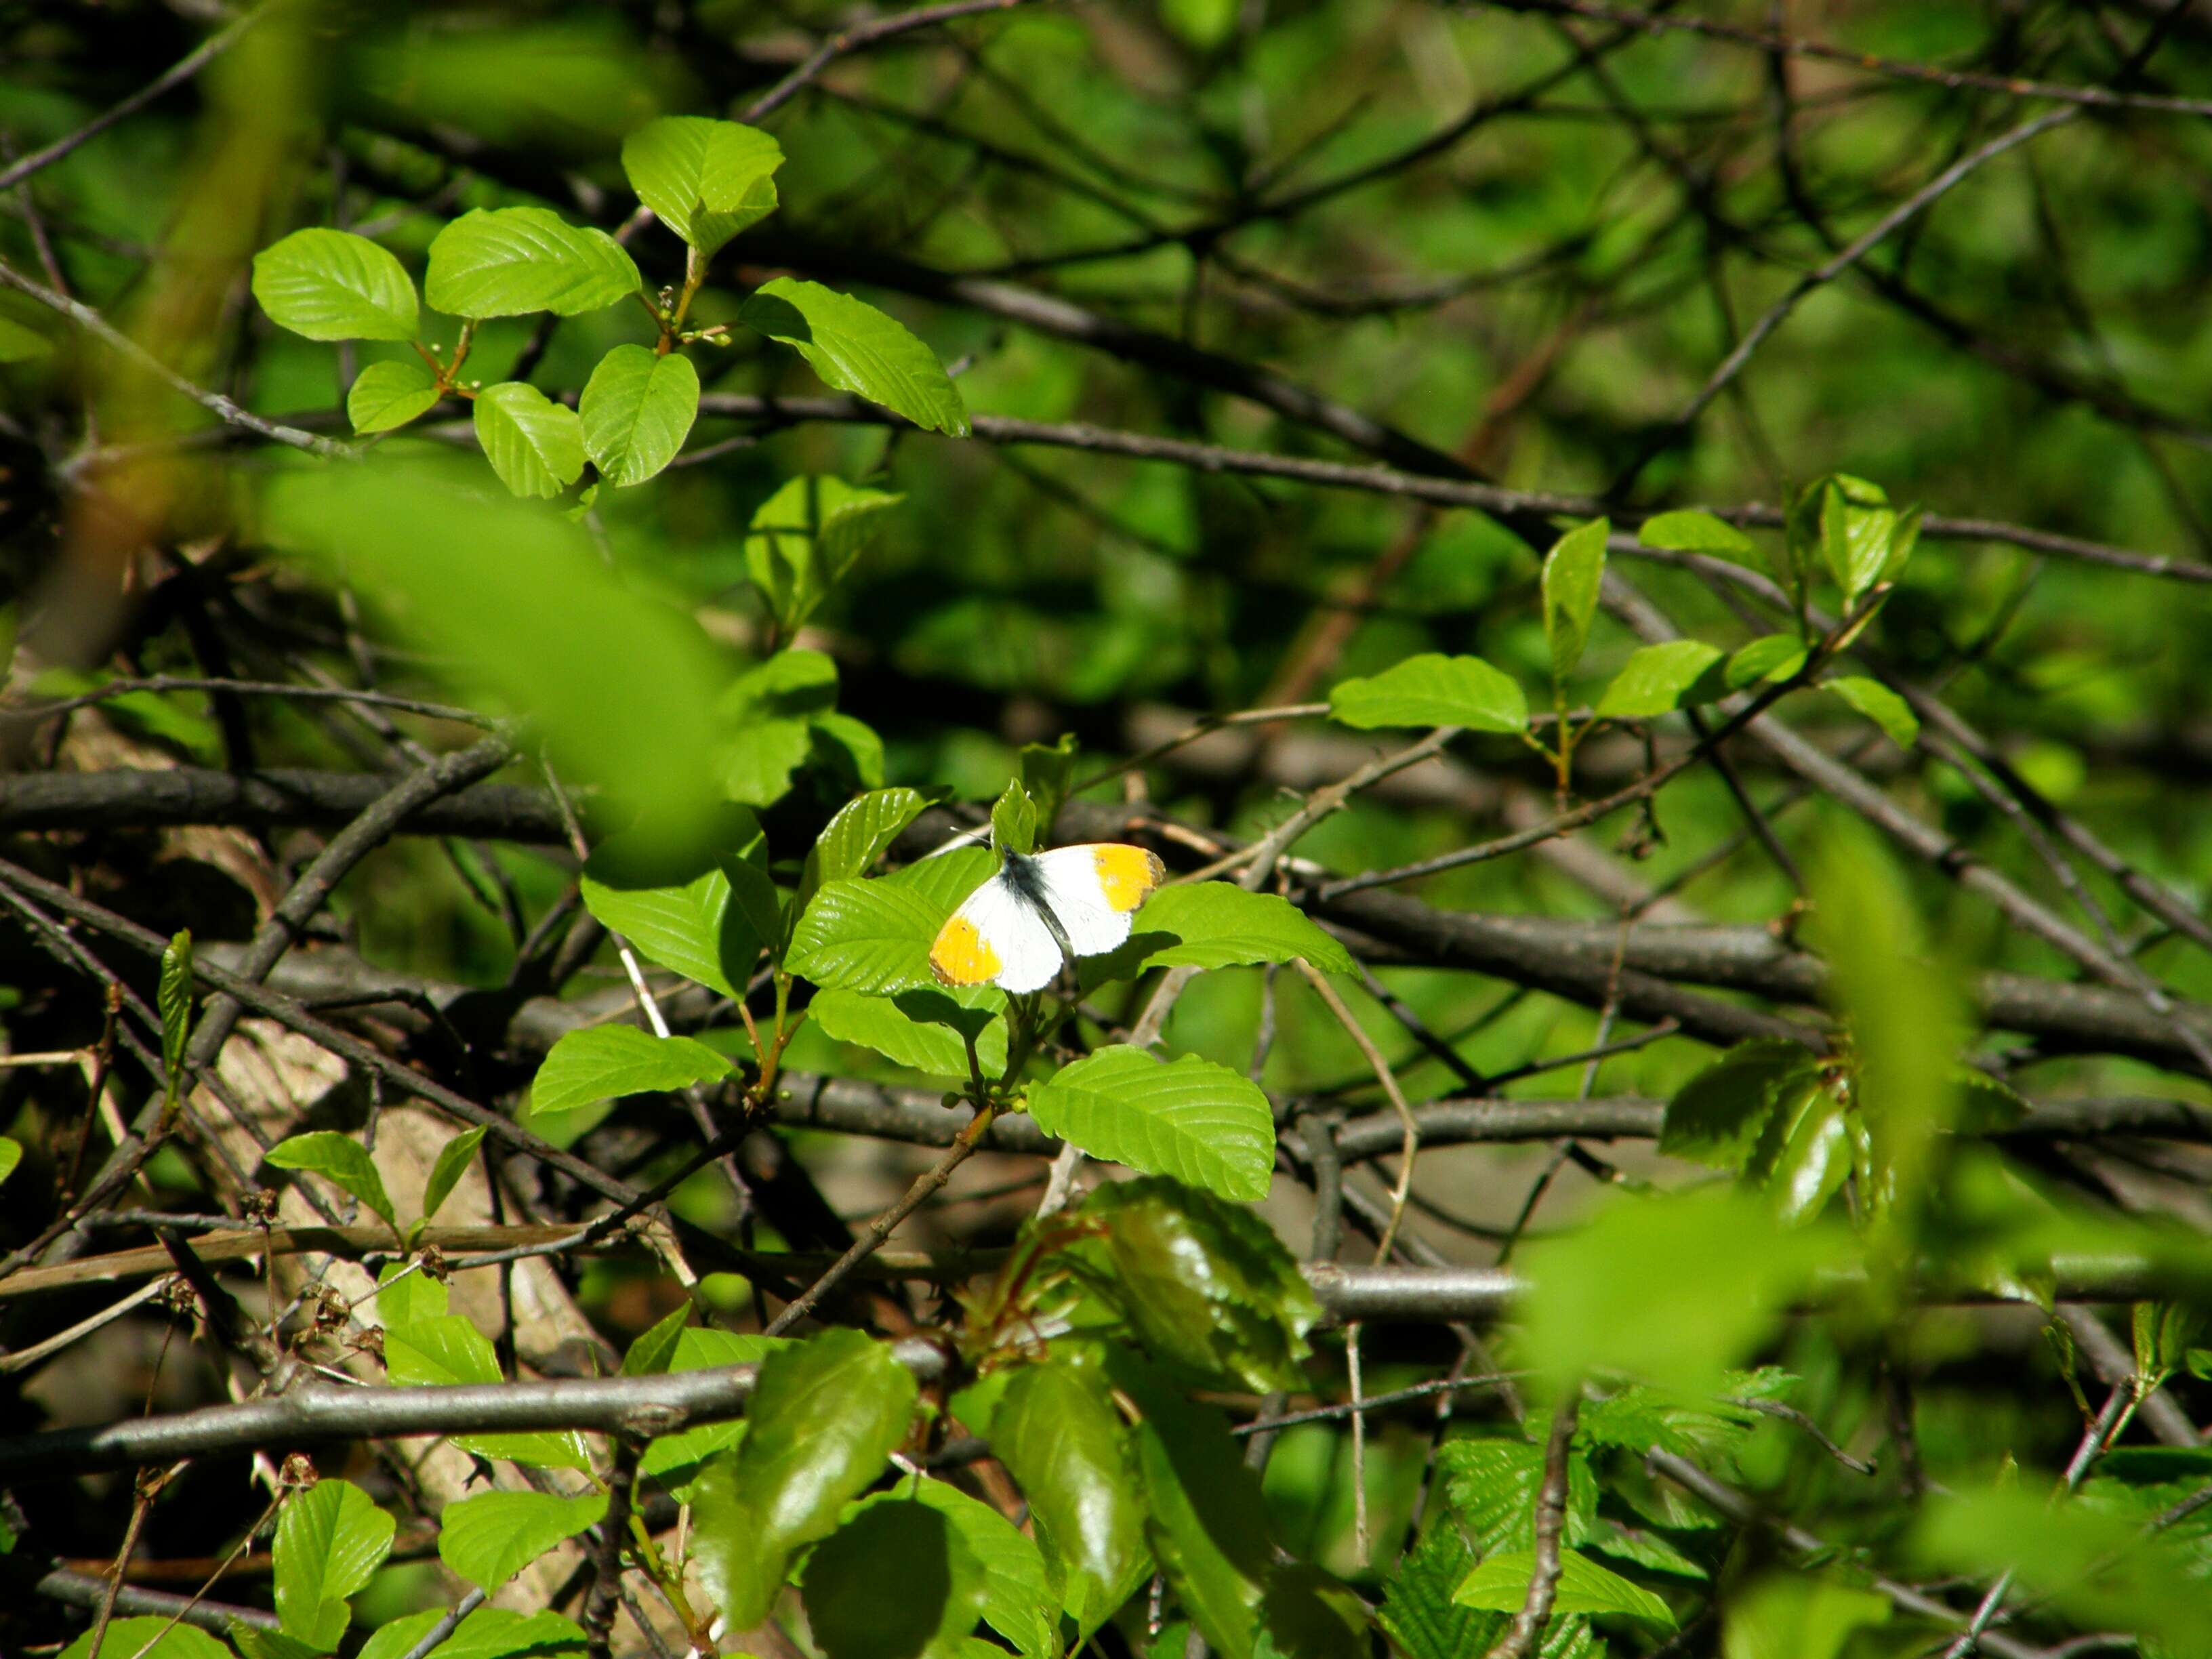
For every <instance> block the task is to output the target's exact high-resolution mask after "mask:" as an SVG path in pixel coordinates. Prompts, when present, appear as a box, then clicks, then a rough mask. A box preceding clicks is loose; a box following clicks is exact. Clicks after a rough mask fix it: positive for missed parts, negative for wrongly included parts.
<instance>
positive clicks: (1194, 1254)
mask: <svg viewBox="0 0 2212 1659" xmlns="http://www.w3.org/2000/svg"><path fill="white" fill-rule="evenodd" d="M1081 1214H1082V1216H1083V1217H1084V1218H1085V1220H1086V1221H1093V1222H1096V1223H1097V1224H1098V1225H1099V1228H1100V1231H1098V1232H1097V1234H1095V1235H1094V1236H1092V1237H1089V1238H1086V1239H1085V1240H1084V1241H1083V1242H1082V1243H1081V1244H1079V1246H1078V1247H1076V1249H1074V1250H1073V1251H1072V1252H1070V1253H1069V1258H1070V1260H1071V1261H1072V1262H1073V1263H1075V1264H1078V1265H1079V1267H1080V1268H1082V1269H1084V1270H1085V1272H1084V1277H1085V1280H1086V1282H1087V1283H1089V1284H1090V1285H1091V1289H1092V1290H1093V1291H1094V1292H1095V1293H1096V1294H1097V1296H1099V1297H1100V1298H1101V1299H1102V1300H1103V1301H1104V1302H1106V1303H1107V1304H1108V1305H1109V1306H1110V1307H1112V1308H1113V1309H1114V1310H1115V1311H1116V1312H1118V1313H1119V1314H1121V1316H1122V1318H1123V1320H1124V1321H1125V1322H1127V1325H1128V1327H1129V1329H1130V1331H1131V1333H1132V1334H1133V1335H1134V1336H1135V1337H1136V1338H1137V1340H1139V1341H1140V1342H1141V1343H1143V1344H1144V1346H1145V1347H1146V1349H1147V1350H1148V1351H1149V1352H1151V1353H1152V1357H1153V1358H1155V1359H1157V1360H1158V1361H1159V1362H1160V1364H1162V1365H1163V1366H1164V1367H1166V1368H1167V1369H1168V1370H1170V1372H1172V1373H1174V1374H1176V1375H1177V1376H1180V1377H1181V1378H1182V1379H1183V1380H1185V1381H1187V1382H1189V1383H1194V1385H1201V1386H1207V1387H1218V1388H1229V1389H1239V1388H1241V1389H1249V1390H1251V1391H1252V1392H1254V1393H1257V1394H1265V1393H1267V1391H1268V1390H1269V1389H1297V1388H1300V1387H1303V1386H1304V1376H1303V1375H1302V1373H1301V1372H1300V1370H1299V1366H1300V1365H1301V1364H1302V1363H1303V1362H1304V1360H1305V1358H1307V1356H1308V1355H1309V1353H1310V1349H1309V1348H1308V1347H1307V1346H1306V1334H1307V1333H1308V1332H1309V1331H1310V1330H1311V1329H1312V1328H1314V1327H1315V1326H1316V1324H1318V1323H1319V1322H1320V1320H1321V1309H1320V1306H1319V1304H1316V1302H1315V1300H1314V1296H1313V1292H1312V1291H1311V1290H1310V1289H1309V1288H1308V1286H1307V1285H1306V1282H1305V1279H1304V1275H1302V1274H1301V1273H1299V1272H1298V1264H1297V1261H1296V1259H1295V1258H1293V1257H1292V1256H1291V1253H1290V1252H1289V1251H1288V1250H1287V1249H1284V1248H1283V1244H1282V1242H1281V1240H1279V1239H1278V1238H1277V1237H1275V1234H1274V1231H1273V1229H1272V1228H1270V1227H1269V1226H1268V1225H1267V1223H1265V1222H1264V1221H1262V1220H1261V1219H1260V1218H1258V1217H1257V1216H1255V1215H1254V1214H1253V1213H1252V1212H1249V1210H1244V1209H1241V1208H1239V1207H1237V1206H1235V1205H1233V1204H1227V1203H1225V1202H1223V1201H1222V1200H1219V1199H1218V1198H1215V1197H1214V1196H1212V1194H1209V1193H1207V1192H1205V1191H1203V1190H1202V1189H1200V1188H1194V1187H1186V1186H1183V1185H1182V1183H1180V1182H1174V1181H1170V1180H1167V1179H1165V1178H1164V1177H1159V1176H1152V1177H1148V1178H1146V1179H1143V1180H1139V1181H1122V1182H1107V1183H1105V1184H1103V1185H1102V1186H1100V1187H1098V1188H1096V1189H1095V1190H1093V1191H1092V1193H1091V1195H1090V1197H1089V1198H1087V1199H1085V1200H1084V1203H1083V1206H1082V1210H1081Z"/></svg>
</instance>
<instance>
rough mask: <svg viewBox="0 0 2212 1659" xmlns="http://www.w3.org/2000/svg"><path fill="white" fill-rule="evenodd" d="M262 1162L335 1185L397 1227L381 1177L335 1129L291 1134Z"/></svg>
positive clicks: (354, 1143) (361, 1152)
mask: <svg viewBox="0 0 2212 1659" xmlns="http://www.w3.org/2000/svg"><path fill="white" fill-rule="evenodd" d="M265 1161H266V1162H268V1163H270V1164H274V1165H275V1166H276V1168H277V1169H280V1170H308V1171H310V1172H311V1173H313V1174H315V1175H319V1176H323V1177H324V1178H325V1180H328V1181H332V1182H337V1184H338V1185H339V1186H341V1187H343V1188H345V1189H346V1191H348V1192H349V1193H351V1194H353V1195H354V1196H355V1197H356V1198H357V1199H359V1200H361V1201H362V1203H364V1204H366V1205H368V1207H369V1208H370V1209H371V1210H373V1211H374V1212H376V1213H377V1214H378V1215H380V1216H382V1217H383V1218H384V1219H385V1221H386V1224H387V1225H390V1226H392V1227H395V1228H396V1227H397V1226H398V1225H399V1223H398V1218H397V1217H395V1216H394V1215H393V1214H392V1200H391V1199H390V1198H388V1197H386V1195H385V1191H384V1177H383V1176H380V1175H379V1174H377V1172H376V1165H375V1164H373V1163H371V1162H370V1161H369V1157H368V1152H367V1151H366V1150H364V1149H363V1147H362V1144H361V1143H360V1142H359V1141H357V1140H355V1139H352V1138H350V1137H349V1136H346V1135H342V1134H340V1133H337V1131H336V1130H335V1129H316V1130H313V1131H311V1132H309V1133H307V1134H303V1135H294V1136H292V1137H291V1138H290V1139H287V1140H280V1141H278V1142H277V1143H276V1145H275V1146H271V1147H270V1149H269V1151H268V1152H267V1154H266V1155H265Z"/></svg>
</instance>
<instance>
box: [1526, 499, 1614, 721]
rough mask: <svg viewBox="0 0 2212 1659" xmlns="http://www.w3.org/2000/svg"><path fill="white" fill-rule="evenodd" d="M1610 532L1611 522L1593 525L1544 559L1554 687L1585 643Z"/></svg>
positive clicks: (1574, 533) (1578, 531) (1563, 540)
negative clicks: (1606, 541) (1606, 540)
mask: <svg viewBox="0 0 2212 1659" xmlns="http://www.w3.org/2000/svg"><path fill="white" fill-rule="evenodd" d="M1612 532H1613V526H1612V525H1611V523H1610V522H1608V521H1607V520H1604V519H1593V520H1590V521H1589V523H1588V524H1585V525H1577V526H1576V527H1575V528H1574V529H1572V530H1570V531H1569V532H1567V533H1566V534H1565V535H1564V536H1562V537H1560V538H1559V540H1558V542H1557V543H1555V544H1553V548H1552V550H1551V552H1550V553H1549V554H1548V555H1547V556H1546V557H1545V560H1544V575H1543V597H1544V638H1545V641H1546V642H1547V644H1549V646H1550V647H1551V651H1552V678H1553V682H1554V683H1555V684H1556V683H1557V682H1559V681H1561V680H1564V679H1565V678H1566V677H1567V676H1568V675H1569V674H1571V673H1572V672H1574V669H1575V665H1576V664H1577V663H1578V662H1580V661H1581V660H1582V659H1583V647H1585V646H1587V645H1588V644H1589V630H1590V618H1591V617H1593V616H1594V615H1595V614H1596V611H1597V596H1598V589H1599V588H1600V586H1601V585H1602V584H1603V582H1604V580H1605V539H1606V538H1607V536H1608V535H1610V534H1611V533H1612Z"/></svg>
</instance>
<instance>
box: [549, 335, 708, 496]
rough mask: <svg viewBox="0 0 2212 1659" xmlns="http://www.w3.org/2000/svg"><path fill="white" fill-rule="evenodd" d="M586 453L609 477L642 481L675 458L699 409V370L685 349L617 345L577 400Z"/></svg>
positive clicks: (613, 480) (613, 481) (614, 481)
mask: <svg viewBox="0 0 2212 1659" xmlns="http://www.w3.org/2000/svg"><path fill="white" fill-rule="evenodd" d="M576 412H577V416H578V419H579V421H580V424H581V427H582V429H583V439H584V453H585V454H586V455H588V456H589V457H590V458H591V461H592V465H593V466H595V467H597V468H599V476H600V477H603V478H605V480H606V481H607V482H608V483H611V484H614V485H616V486H617V487H620V486H622V485H624V484H636V483H644V482H645V481H646V480H647V478H650V477H653V474H655V473H656V472H659V471H661V469H663V468H664V467H665V466H666V465H668V464H669V462H671V461H672V460H674V459H676V454H677V452H678V450H680V449H682V448H683V447H684V438H685V436H686V435H688V434H689V433H690V430H691V422H692V421H693V419H694V418H695V417H696V416H697V415H698V413H699V371H698V370H697V369H696V368H692V367H691V361H690V358H688V357H686V356H684V354H683V353H682V352H680V351H671V352H670V353H668V354H667V355H666V356H654V355H653V350H652V349H651V348H650V347H648V346H641V345H618V346H617V347H616V348H615V349H613V350H612V351H610V352H609V353H607V355H606V356H604V357H602V358H600V359H599V367H598V368H595V369H593V370H592V378H591V379H590V380H586V382H585V383H584V394H583V396H582V397H581V398H580V399H578V401H577V404H576Z"/></svg>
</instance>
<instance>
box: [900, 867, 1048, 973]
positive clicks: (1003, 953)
mask: <svg viewBox="0 0 2212 1659" xmlns="http://www.w3.org/2000/svg"><path fill="white" fill-rule="evenodd" d="M929 961H930V966H931V967H932V968H933V969H935V970H936V973H937V976H938V978H939V979H940V980H942V981H945V983H947V984H951V985H979V984H982V983H984V982H985V981H988V982H989V983H991V984H994V985H996V986H997V987H999V988H1000V990H1002V991H1012V992H1023V991H1036V990H1042V988H1043V987H1045V986H1047V985H1049V984H1050V983H1052V981H1053V976H1054V975H1056V974H1058V973H1059V972H1060V942H1059V941H1058V940H1057V939H1054V938H1053V936H1052V930H1051V929H1050V928H1049V927H1046V926H1045V922H1044V918H1043V917H1042V916H1040V915H1037V913H1036V909H1035V908H1033V907H1032V906H1030V904H1029V903H1028V902H1026V901H1025V900H1024V899H1023V898H1022V896H1020V895H1019V894H1018V893H1017V892H1015V891H1014V890H1013V888H1012V885H1011V884H1009V883H1008V882H1007V880H1006V876H1005V875H1004V873H1003V872H1002V873H1000V874H999V875H995V876H993V877H992V878H990V879H989V880H988V881H987V882H985V883H984V884H982V885H981V887H978V888H977V889H976V890H975V891H974V892H972V893H970V894H969V896H968V897H967V899H966V901H965V902H963V904H962V905H961V907H960V908H958V909H957V910H956V911H954V912H953V913H952V918H951V921H947V922H946V923H945V927H944V930H943V931H942V932H941V933H939V934H938V936H937V943H936V945H933V947H932V948H931V950H930V953H929Z"/></svg>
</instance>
